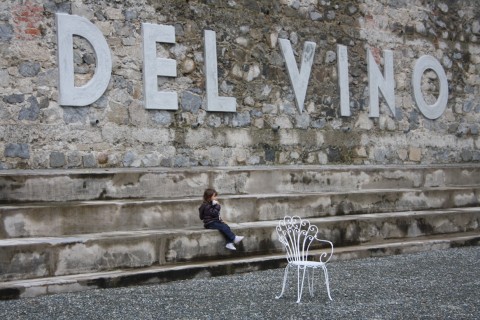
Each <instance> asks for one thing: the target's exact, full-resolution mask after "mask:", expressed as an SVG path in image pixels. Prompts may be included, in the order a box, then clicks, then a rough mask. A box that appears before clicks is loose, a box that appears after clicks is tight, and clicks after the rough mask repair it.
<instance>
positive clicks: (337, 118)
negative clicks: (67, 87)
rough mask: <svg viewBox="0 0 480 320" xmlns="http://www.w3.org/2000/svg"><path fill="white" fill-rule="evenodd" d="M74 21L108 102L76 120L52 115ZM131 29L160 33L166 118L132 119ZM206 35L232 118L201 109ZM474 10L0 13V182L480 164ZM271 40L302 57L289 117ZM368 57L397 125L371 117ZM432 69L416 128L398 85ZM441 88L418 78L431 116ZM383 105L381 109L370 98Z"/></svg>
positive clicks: (374, 0) (134, 59)
mask: <svg viewBox="0 0 480 320" xmlns="http://www.w3.org/2000/svg"><path fill="white" fill-rule="evenodd" d="M59 12H61V13H68V14H72V15H78V16H81V17H84V18H86V19H88V20H89V21H90V22H91V23H93V24H94V25H95V26H96V27H97V28H98V29H99V30H101V32H102V34H103V35H104V37H105V39H106V41H107V43H108V45H109V48H110V50H111V56H112V61H113V68H112V75H111V80H110V83H109V86H108V88H107V90H106V91H105V93H104V94H103V96H102V97H101V98H99V99H98V100H97V101H96V102H95V103H93V104H92V105H90V106H86V107H68V106H60V105H59V103H58V61H57V43H56V25H55V13H59ZM142 23H153V24H163V25H170V26H174V28H175V37H176V43H175V44H171V45H170V44H164V43H161V44H160V43H159V44H158V45H157V49H158V56H161V57H166V58H170V59H175V60H176V62H177V77H176V78H167V77H165V78H160V79H159V90H162V89H168V90H173V91H175V92H177V93H178V97H179V107H178V110H175V111H166V110H147V109H145V107H144V105H143V104H144V103H143V94H144V93H143V80H142V72H143V71H142V37H141V35H142V30H141V26H142ZM204 30H214V31H215V32H216V45H217V56H218V85H219V94H220V95H221V96H231V97H235V98H236V101H237V105H236V112H232V113H230V112H209V111H206V108H205V90H206V89H205V75H204V45H203V32H204ZM479 36H480V9H479V7H478V4H477V3H476V1H473V0H461V1H447V0H445V1H424V0H399V1H384V0H357V1H333V0H332V1H327V0H278V1H271V0H258V1H257V0H255V1H253V0H202V1H200V0H198V1H197V0H182V1H180V0H162V1H160V0H124V1H120V0H115V1H105V0H100V1H89V0H87V1H80V0H73V1H62V0H47V1H39V0H13V1H2V2H1V3H0V169H36V168H109V167H190V166H244V165H245V166H246V165H248V166H252V165H291V164H315V165H318V164H412V163H415V164H430V163H467V162H478V161H479V160H480V136H479V120H480V99H479V96H480V42H479ZM278 39H288V40H289V41H290V42H291V44H292V47H293V50H294V53H295V58H296V59H297V62H298V64H299V65H300V62H301V57H302V51H303V48H304V43H305V42H306V41H312V42H315V43H316V51H315V58H314V59H315V60H314V62H313V66H312V71H311V75H310V80H309V85H308V90H307V93H306V98H305V108H304V110H303V112H300V111H299V110H298V108H297V106H296V102H295V97H294V92H293V88H292V85H291V83H290V80H289V77H288V72H287V69H286V66H285V60H284V58H283V55H282V52H281V50H280V46H279V42H278ZM338 44H341V45H344V46H346V47H347V48H348V62H349V88H350V108H351V113H352V115H351V116H349V117H344V116H341V115H340V107H339V99H340V94H339V88H338V79H337V78H338V74H337V51H336V47H337V45H338ZM367 48H368V49H370V50H371V52H372V53H373V54H374V57H375V60H376V62H377V64H378V65H379V66H380V68H382V65H383V50H392V51H393V55H394V74H395V75H394V77H395V78H394V79H395V104H396V111H395V114H392V112H391V111H390V110H389V108H388V107H387V106H386V104H385V102H384V100H382V99H383V98H381V99H380V116H379V117H377V118H372V117H369V113H368V112H369V110H368V109H369V103H368V101H369V96H368V75H367V51H366V50H367ZM422 55H431V56H433V57H435V58H436V59H437V60H438V61H439V62H440V63H441V65H442V67H443V68H444V70H445V73H446V75H447V78H448V105H447V108H446V111H445V112H444V113H443V115H442V116H441V117H439V118H438V119H435V120H430V119H427V118H426V117H425V116H423V114H422V113H420V111H419V109H418V108H417V106H416V105H415V101H414V99H413V90H412V84H411V83H412V80H411V79H412V70H413V66H414V64H415V61H416V60H417V59H418V58H419V57H421V56H422ZM74 63H75V85H76V86H81V85H83V84H85V83H87V82H88V81H89V79H91V78H92V76H93V74H94V72H95V63H96V56H95V54H94V52H93V50H92V48H91V46H90V45H89V43H88V42H87V41H86V40H85V39H83V38H81V37H75V38H74ZM438 91H439V83H438V79H437V77H436V74H435V73H434V72H425V74H424V76H423V79H422V92H423V94H424V96H425V100H426V101H427V102H428V103H430V104H433V103H434V102H435V100H436V99H437V96H438ZM380 96H381V95H380Z"/></svg>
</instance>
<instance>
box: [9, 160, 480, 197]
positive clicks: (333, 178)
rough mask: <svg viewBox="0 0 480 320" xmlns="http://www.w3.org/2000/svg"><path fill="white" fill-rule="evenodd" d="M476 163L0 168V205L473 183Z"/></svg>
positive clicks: (478, 177) (479, 178)
mask: <svg viewBox="0 0 480 320" xmlns="http://www.w3.org/2000/svg"><path fill="white" fill-rule="evenodd" d="M479 184H480V165H478V164H452V165H428V166H424V165H406V166H397V165H390V166H376V165H371V166H367V165H365V166H262V167H233V168H226V167H218V168H189V169H162V168H156V169H133V168H130V169H129V168H125V169H106V170H104V169H91V170H85V169H82V170H80V169H78V170H8V171H1V170H0V203H11V202H18V201H22V202H24V201H59V202H62V201H74V200H107V199H156V198H160V199H165V198H167V199H170V198H183V197H198V198H201V196H202V194H203V190H204V188H206V187H207V186H213V187H215V188H216V189H217V190H218V191H219V192H220V194H222V195H232V194H234V195H241V194H253V195H257V194H274V193H302V192H303V193H308V192H319V191H322V192H326V191H349V190H364V189H397V188H398V189H403V188H424V187H445V186H448V187H454V186H475V185H479Z"/></svg>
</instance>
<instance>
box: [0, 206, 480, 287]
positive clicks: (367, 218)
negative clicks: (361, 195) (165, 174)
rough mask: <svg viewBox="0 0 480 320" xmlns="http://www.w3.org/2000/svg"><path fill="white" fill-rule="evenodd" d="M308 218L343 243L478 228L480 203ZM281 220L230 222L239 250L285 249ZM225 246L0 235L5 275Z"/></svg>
mask: <svg viewBox="0 0 480 320" xmlns="http://www.w3.org/2000/svg"><path fill="white" fill-rule="evenodd" d="M310 222H311V223H312V224H315V225H317V226H318V227H319V230H320V234H321V235H322V237H323V238H325V239H329V240H331V241H332V242H333V243H334V244H335V247H336V248H337V249H339V248H341V247H345V246H350V245H361V244H368V243H381V242H384V241H386V240H389V239H396V241H401V240H402V239H405V240H407V239H408V240H412V239H415V238H416V237H421V236H433V235H442V234H443V235H444V236H445V237H448V236H449V234H455V233H459V232H478V229H479V225H480V210H479V208H477V207H473V208H456V209H448V210H447V209H445V210H428V211H408V212H387V213H376V214H362V215H347V216H332V217H324V218H312V219H310ZM276 224H277V221H261V222H245V223H238V224H231V227H232V229H233V230H234V232H235V233H237V234H240V235H244V236H245V237H246V238H245V240H244V241H243V242H242V244H241V245H240V246H239V250H238V252H237V253H235V255H238V254H242V255H244V256H255V255H262V254H268V253H273V252H281V251H282V247H281V246H280V243H279V242H278V241H277V238H276V237H277V236H276V232H275V226H276ZM224 245H225V240H224V239H223V237H222V236H221V235H220V233H219V232H218V231H215V230H205V229H203V228H202V227H196V228H184V229H167V230H142V231H117V232H102V233H92V234H83V235H70V236H64V237H37V238H16V239H4V240H0V280H2V281H8V280H19V279H29V278H38V277H52V276H63V275H68V274H80V273H89V272H95V271H108V270H114V269H118V268H143V267H151V266H159V265H173V264H178V263H182V262H195V261H208V260H219V259H225V258H229V257H231V256H232V254H233V253H232V252H230V251H228V250H227V249H225V248H224Z"/></svg>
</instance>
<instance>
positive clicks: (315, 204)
mask: <svg viewBox="0 0 480 320" xmlns="http://www.w3.org/2000/svg"><path fill="white" fill-rule="evenodd" d="M200 203H201V200H199V199H198V198H191V197H186V198H184V199H171V200H143V201H141V200H111V201H105V200H101V201H82V202H67V203H58V202H43V203H36V204H25V205H22V204H12V205H2V206H0V214H1V219H0V239H2V238H6V239H7V238H17V237H40V236H63V235H72V234H74V235H75V234H86V233H98V232H112V231H133V230H146V229H150V230H152V229H162V230H165V229H170V228H188V227H195V226H200V225H201V221H200V220H199V218H198V207H199V206H200ZM221 203H222V205H223V209H222V217H223V219H225V220H226V221H232V222H237V223H244V222H255V221H269V220H278V219H281V218H282V217H284V216H285V215H291V214H293V213H294V214H296V215H299V216H301V217H304V218H309V217H322V216H336V215H349V214H363V213H382V212H398V211H404V210H413V209H414V210H429V209H430V210H431V209H446V208H455V207H467V206H469V207H471V206H478V205H480V188H476V187H451V188H417V189H393V190H387V189H382V190H380V189H366V190H356V191H349V190H346V191H343V192H311V193H301V194H292V193H288V194H287V193H286V194H281V193H280V194H258V195H255V194H247V195H226V196H222V197H221Z"/></svg>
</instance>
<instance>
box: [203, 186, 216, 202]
mask: <svg viewBox="0 0 480 320" xmlns="http://www.w3.org/2000/svg"><path fill="white" fill-rule="evenodd" d="M216 194H218V193H217V191H216V190H215V189H212V188H208V189H206V190H205V192H204V193H203V201H205V202H208V201H210V199H211V198H212V197H213V196H214V195H216Z"/></svg>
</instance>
